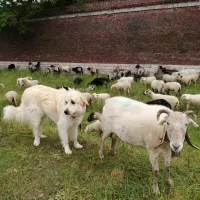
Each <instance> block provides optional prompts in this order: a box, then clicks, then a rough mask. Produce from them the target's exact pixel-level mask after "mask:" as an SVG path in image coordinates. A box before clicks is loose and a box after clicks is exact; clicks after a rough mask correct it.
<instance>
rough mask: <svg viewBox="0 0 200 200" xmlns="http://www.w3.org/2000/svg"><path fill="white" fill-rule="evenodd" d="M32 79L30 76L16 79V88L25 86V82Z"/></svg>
mask: <svg viewBox="0 0 200 200" xmlns="http://www.w3.org/2000/svg"><path fill="white" fill-rule="evenodd" d="M32 79H33V78H32V77H31V76H27V77H23V78H18V79H17V86H19V87H23V86H25V80H32Z"/></svg>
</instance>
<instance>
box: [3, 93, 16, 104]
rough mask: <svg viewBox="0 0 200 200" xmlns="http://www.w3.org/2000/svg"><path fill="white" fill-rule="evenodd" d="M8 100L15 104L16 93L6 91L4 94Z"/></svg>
mask: <svg viewBox="0 0 200 200" xmlns="http://www.w3.org/2000/svg"><path fill="white" fill-rule="evenodd" d="M4 96H5V97H6V99H7V100H8V102H10V103H11V104H13V105H15V106H17V100H18V94H17V92H15V91H8V92H7V93H6V94H5V95H4Z"/></svg>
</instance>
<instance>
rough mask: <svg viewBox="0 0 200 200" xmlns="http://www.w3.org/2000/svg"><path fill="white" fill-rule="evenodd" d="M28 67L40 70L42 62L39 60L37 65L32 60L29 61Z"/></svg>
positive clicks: (32, 70) (32, 69) (31, 69)
mask: <svg viewBox="0 0 200 200" xmlns="http://www.w3.org/2000/svg"><path fill="white" fill-rule="evenodd" d="M28 69H29V70H30V71H31V72H34V71H38V70H39V69H40V62H37V64H36V65H34V64H33V63H32V62H29V63H28Z"/></svg>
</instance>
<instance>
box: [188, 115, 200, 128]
mask: <svg viewBox="0 0 200 200" xmlns="http://www.w3.org/2000/svg"><path fill="white" fill-rule="evenodd" d="M188 119H189V124H192V125H193V126H194V127H199V125H198V124H197V123H196V122H195V121H194V120H192V119H191V118H189V117H188Z"/></svg>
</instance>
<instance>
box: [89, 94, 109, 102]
mask: <svg viewBox="0 0 200 200" xmlns="http://www.w3.org/2000/svg"><path fill="white" fill-rule="evenodd" d="M92 97H93V99H95V100H98V101H105V100H106V99H108V98H110V97H111V96H110V94H108V93H99V94H97V93H93V94H92Z"/></svg>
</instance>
